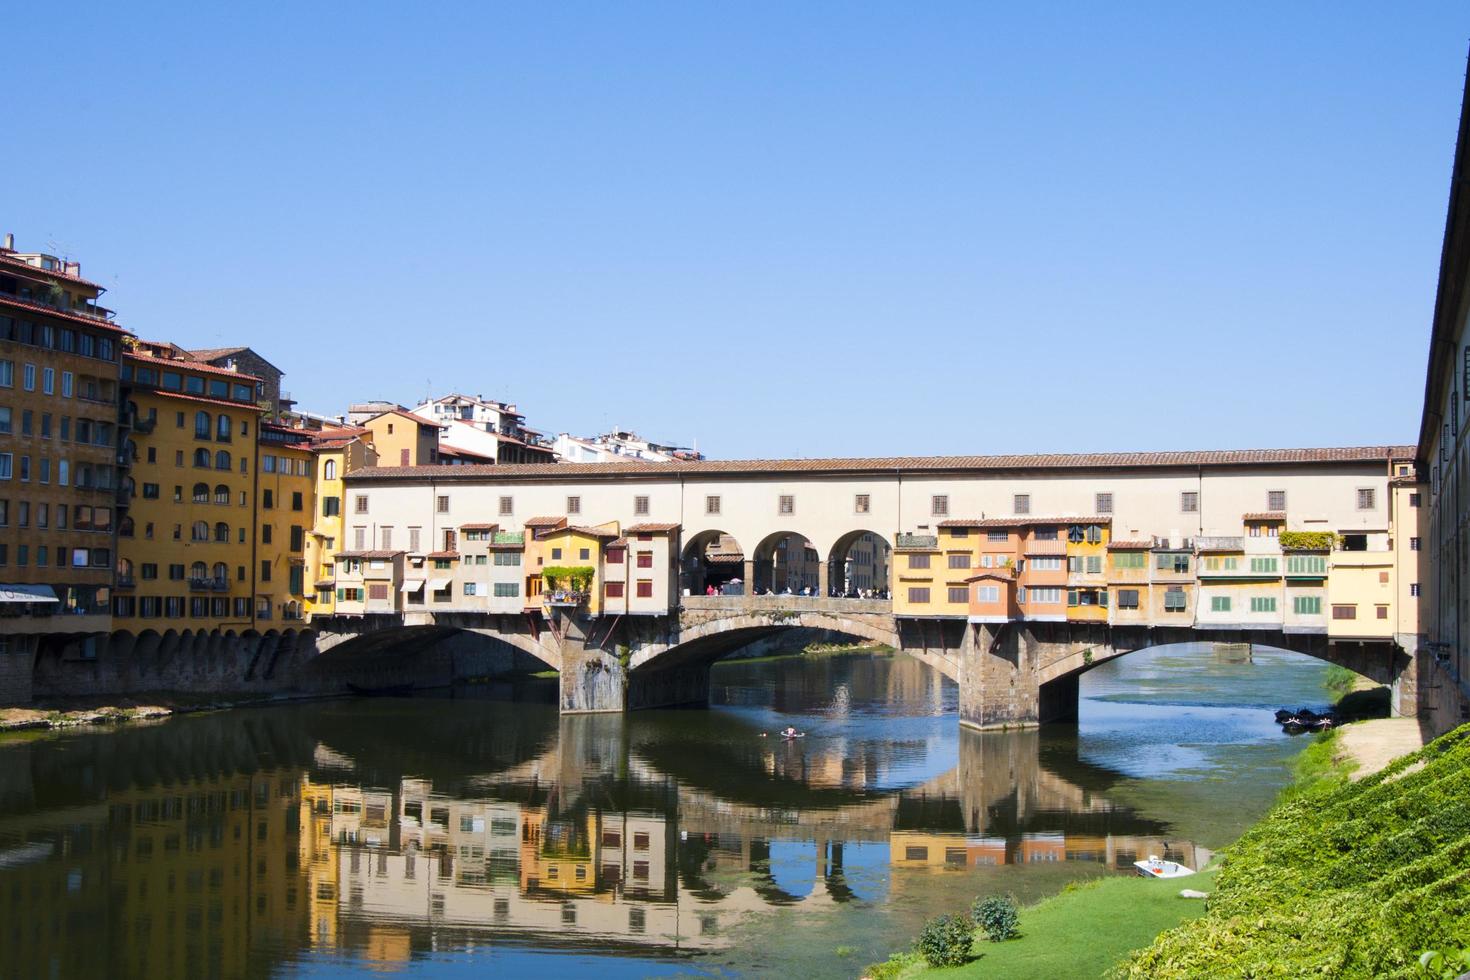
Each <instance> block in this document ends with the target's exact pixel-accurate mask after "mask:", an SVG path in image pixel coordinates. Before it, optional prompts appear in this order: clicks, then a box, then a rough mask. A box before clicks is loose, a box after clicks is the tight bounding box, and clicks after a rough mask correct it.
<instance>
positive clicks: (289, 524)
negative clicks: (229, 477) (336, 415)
mask: <svg viewBox="0 0 1470 980" xmlns="http://www.w3.org/2000/svg"><path fill="white" fill-rule="evenodd" d="M258 458H259V473H258V474H257V486H256V499H257V502H258V507H257V514H256V526H257V534H258V537H259V542H258V545H259V550H258V552H257V555H258V557H257V562H258V569H257V578H256V589H255V617H256V619H257V620H258V621H260V622H261V623H262V624H263V625H268V624H270V623H272V622H280V623H281V624H282V625H285V626H290V625H293V624H295V623H299V622H301V621H302V619H303V618H304V616H305V608H306V598H307V595H308V590H310V589H311V588H312V586H311V585H308V584H307V582H306V540H307V534H308V532H309V531H310V529H311V522H312V515H313V514H314V513H315V512H316V453H315V452H314V451H313V449H312V440H311V435H310V433H308V432H306V431H304V430H301V429H293V428H289V427H287V426H282V425H271V424H269V423H266V424H262V425H261V427H260V446H259V457H258ZM314 584H315V583H312V585H314ZM311 594H314V591H313V592H312V593H311Z"/></svg>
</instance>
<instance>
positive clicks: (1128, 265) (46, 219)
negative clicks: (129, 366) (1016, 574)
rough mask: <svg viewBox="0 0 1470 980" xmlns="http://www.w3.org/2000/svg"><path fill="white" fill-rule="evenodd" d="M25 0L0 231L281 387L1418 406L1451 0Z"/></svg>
mask: <svg viewBox="0 0 1470 980" xmlns="http://www.w3.org/2000/svg"><path fill="white" fill-rule="evenodd" d="M26 23H27V24H28V25H29V26H28V27H27V31H29V32H30V36H29V38H28V39H27V40H26V41H25V43H13V44H10V45H8V46H7V63H6V76H7V82H8V88H9V90H10V92H11V100H10V102H11V106H12V113H11V121H10V123H9V124H8V125H7V127H6V129H5V135H4V137H3V139H0V147H3V153H4V158H5V164H4V166H5V171H6V175H7V179H6V181H5V185H6V193H5V194H4V197H3V198H0V230H8V231H14V232H15V233H16V234H17V237H18V239H19V241H18V245H20V246H21V247H22V248H27V247H38V246H39V247H43V248H44V247H46V246H47V244H48V243H55V244H56V245H57V246H58V247H59V248H60V249H61V250H63V251H65V252H66V253H67V254H68V255H70V256H71V257H73V258H77V259H80V260H81V262H82V264H83V266H82V267H83V272H84V273H85V274H87V275H89V276H91V277H93V278H96V279H98V280H99V281H101V282H103V283H105V284H107V285H108V286H109V287H110V288H111V292H110V294H109V296H108V297H107V299H109V300H110V301H111V305H112V306H113V307H114V308H116V309H117V310H118V313H119V316H118V320H119V322H120V323H122V324H123V325H124V326H126V327H128V328H129V329H131V330H133V331H134V332H136V333H137V334H139V335H140V336H142V337H146V338H149V339H155V338H158V339H171V340H174V341H177V342H179V343H182V344H185V345H188V346H219V345H226V344H237V343H238V344H250V345H251V346H253V347H255V348H257V349H258V350H259V351H261V352H262V353H263V354H265V355H266V356H267V357H269V358H271V359H272V360H273V361H274V362H275V363H277V364H278V365H280V366H281V367H282V368H283V369H284V370H285V371H286V372H287V374H288V377H287V379H286V387H287V388H288V389H289V390H290V391H292V392H293V393H294V394H295V396H296V397H297V399H298V400H299V401H300V403H301V404H302V407H304V408H308V409H313V410H318V411H325V412H338V411H341V410H342V409H343V408H344V407H345V405H346V403H347V402H348V401H350V400H353V399H362V398H374V397H376V398H390V399H396V400H399V401H402V402H405V403H409V404H412V403H413V401H414V400H416V399H417V398H419V396H421V395H422V394H424V393H425V391H426V390H428V389H429V388H430V387H432V390H434V391H435V392H447V391H452V390H459V391H465V392H470V393H483V394H484V395H486V396H490V397H499V398H505V399H510V400H514V401H517V402H518V403H519V404H520V405H521V407H522V409H523V410H524V411H526V413H527V414H528V416H529V421H530V423H531V424H532V425H535V426H537V427H538V428H542V429H544V430H546V431H548V432H551V433H554V432H556V431H558V430H563V429H569V430H572V431H574V432H581V433H592V432H596V431H599V430H601V429H603V428H605V427H609V426H612V425H615V424H616V425H621V426H625V427H627V426H631V427H634V428H636V429H638V430H639V431H640V432H642V433H644V434H645V435H648V436H650V437H653V438H656V439H663V440H671V441H680V442H684V443H688V442H691V441H693V440H695V439H697V440H698V443H699V446H700V448H701V449H704V450H706V451H707V452H709V453H711V454H712V455H715V456H720V457H727V458H728V457H742V456H826V455H888V454H901V453H914V454H947V453H991V452H1019V451H1090V450H1131V449H1182V448H1195V447H1199V448H1216V447H1254V446H1296V445H1326V444H1360V443H1379V442H1397V441H1403V442H1409V441H1412V440H1413V439H1414V438H1415V436H1416V434H1417V431H1418V414H1419V401H1420V397H1421V393H1422V385H1423V370H1424V358H1425V351H1426V348H1427V342H1428V334H1429V325H1430V313H1431V309H1432V304H1433V300H1434V288H1435V277H1436V272H1437V266H1438V259H1439V247H1440V240H1441V235H1442V231H1443V224H1444V216H1445V206H1446V200H1447V194H1448V187H1449V175H1450V164H1451V159H1452V154H1453V149H1454V138H1455V131H1456V124H1457V119H1458V114H1459V109H1460V96H1461V92H1462V87H1463V80H1464V70H1465V56H1466V45H1467V39H1470V8H1467V7H1466V6H1465V5H1464V4H1463V3H1461V2H1441V3H1429V2H1424V3H1417V2H1416V3H1411V4H1384V3H1311V4H1309V3H1291V4H1282V3H1274V2H1273V3H1239V2H1237V3H1228V4H1209V5H1206V4H1192V3H1177V2H1169V3H1157V4H1131V3H1129V4H1100V3H1085V4H1084V3H1078V4H1075V5H1062V4H1029V3H1028V4H1021V3H1015V4H1011V5H1008V6H1006V7H1002V6H1000V5H995V4H978V3H968V2H966V3H956V4H940V3H925V4H909V3H905V4H898V3H894V4H889V5H886V6H882V5H877V4H850V3H832V4H819V3H800V4H793V3H778V4H768V5H767V4H754V3H751V4H719V5H716V4H704V3H694V4H690V3H667V4H633V3H615V4H606V3H588V4H579V5H574V4H559V5H552V4H543V3H527V4H524V5H517V6H492V5H489V4H479V3H474V4H470V3H466V4H463V5H439V4H432V3H414V4H374V3H356V4H351V5H342V4H336V5H326V4H300V5H297V4H272V5H265V4H236V5H230V6H228V7H226V6H221V5H215V4H178V5H176V6H160V5H145V4H140V3H127V4H117V3H98V4H91V3H83V4H62V5H59V6H56V5H53V6H51V7H48V8H46V10H45V11H39V10H38V11H36V16H34V17H31V18H29V19H27V20H26ZM12 27H15V25H14V24H12Z"/></svg>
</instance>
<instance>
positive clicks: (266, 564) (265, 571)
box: [260, 558, 376, 588]
mask: <svg viewBox="0 0 1470 980" xmlns="http://www.w3.org/2000/svg"><path fill="white" fill-rule="evenodd" d="M260 580H261V581H262V582H269V581H270V580H271V563H270V559H269V558H265V559H262V560H261V562H260ZM375 588H376V586H375Z"/></svg>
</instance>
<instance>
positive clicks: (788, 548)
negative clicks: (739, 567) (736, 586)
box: [750, 531, 826, 595]
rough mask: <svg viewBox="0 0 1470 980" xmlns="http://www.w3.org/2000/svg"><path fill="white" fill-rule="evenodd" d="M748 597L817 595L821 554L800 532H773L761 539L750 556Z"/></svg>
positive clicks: (820, 592)
mask: <svg viewBox="0 0 1470 980" xmlns="http://www.w3.org/2000/svg"><path fill="white" fill-rule="evenodd" d="M751 558H752V561H751V579H752V589H751V590H750V594H751V595H765V594H767V593H768V592H769V593H772V594H776V595H783V594H787V593H790V594H796V595H800V594H801V593H802V590H803V589H806V590H809V591H810V592H811V594H814V595H821V594H822V593H823V591H825V590H824V589H823V588H822V580H823V579H824V578H826V575H825V573H824V570H823V568H822V558H821V553H820V552H818V551H817V548H816V546H815V545H813V544H812V540H811V538H808V537H807V536H806V535H804V534H802V533H801V532H800V531H773V532H772V533H770V534H767V535H766V536H765V537H764V538H761V540H760V542H759V543H758V544H757V545H756V546H755V552H754V554H753V555H752V556H751Z"/></svg>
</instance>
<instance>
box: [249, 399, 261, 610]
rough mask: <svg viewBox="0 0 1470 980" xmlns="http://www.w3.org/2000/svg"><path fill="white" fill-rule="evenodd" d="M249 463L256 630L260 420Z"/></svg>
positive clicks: (251, 568) (252, 607) (251, 607)
mask: <svg viewBox="0 0 1470 980" xmlns="http://www.w3.org/2000/svg"><path fill="white" fill-rule="evenodd" d="M252 456H253V458H252V459H251V462H250V627H251V628H252V629H254V628H256V627H257V626H258V625H259V624H257V623H256V621H255V618H256V617H255V611H256V608H255V607H256V602H255V590H256V588H257V586H258V584H259V583H257V582H256V576H258V575H259V574H260V562H259V561H258V559H257V557H256V555H257V549H258V548H259V547H260V521H259V516H260V419H259V418H257V419H256V420H255V452H254V453H253V454H252Z"/></svg>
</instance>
